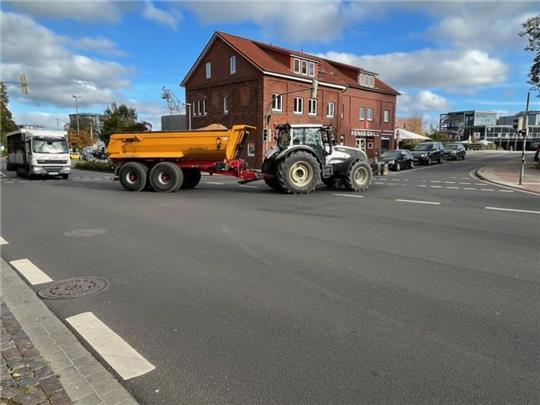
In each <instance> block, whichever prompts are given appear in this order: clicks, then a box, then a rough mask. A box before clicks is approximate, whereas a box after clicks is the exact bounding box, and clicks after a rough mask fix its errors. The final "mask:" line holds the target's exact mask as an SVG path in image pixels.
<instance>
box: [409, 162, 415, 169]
mask: <svg viewBox="0 0 540 405" xmlns="http://www.w3.org/2000/svg"><path fill="white" fill-rule="evenodd" d="M409 169H414V162H413V161H412V160H411V163H410V164H409Z"/></svg>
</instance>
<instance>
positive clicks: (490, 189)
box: [480, 188, 495, 191]
mask: <svg viewBox="0 0 540 405" xmlns="http://www.w3.org/2000/svg"><path fill="white" fill-rule="evenodd" d="M480 191H495V190H493V189H492V188H481V189H480Z"/></svg>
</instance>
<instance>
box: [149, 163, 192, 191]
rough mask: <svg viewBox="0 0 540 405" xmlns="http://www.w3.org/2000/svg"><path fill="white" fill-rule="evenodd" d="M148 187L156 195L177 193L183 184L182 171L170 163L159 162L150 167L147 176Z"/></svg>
mask: <svg viewBox="0 0 540 405" xmlns="http://www.w3.org/2000/svg"><path fill="white" fill-rule="evenodd" d="M148 181H149V182H150V186H151V187H152V189H153V190H154V191H157V192H158V193H172V192H174V191H177V190H178V189H179V188H180V187H181V186H182V183H183V182H184V174H183V173H182V169H180V168H179V167H178V166H177V165H175V164H174V163H171V162H160V163H158V164H156V165H155V166H154V167H152V170H150V176H148Z"/></svg>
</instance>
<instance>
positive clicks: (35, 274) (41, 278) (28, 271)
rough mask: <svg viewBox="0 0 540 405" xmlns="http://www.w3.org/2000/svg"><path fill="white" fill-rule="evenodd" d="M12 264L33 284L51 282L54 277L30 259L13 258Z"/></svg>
mask: <svg viewBox="0 0 540 405" xmlns="http://www.w3.org/2000/svg"><path fill="white" fill-rule="evenodd" d="M10 264H11V265H12V266H13V267H15V269H17V271H18V272H19V273H21V274H22V275H23V276H24V278H25V279H27V280H28V282H29V283H30V284H32V285H36V284H43V283H50V282H51V281H52V279H51V278H50V277H49V276H48V275H46V274H45V273H44V272H43V271H41V270H40V269H39V268H38V267H37V266H36V265H35V264H34V263H32V262H31V261H30V260H28V259H20V260H13V261H11V262H10Z"/></svg>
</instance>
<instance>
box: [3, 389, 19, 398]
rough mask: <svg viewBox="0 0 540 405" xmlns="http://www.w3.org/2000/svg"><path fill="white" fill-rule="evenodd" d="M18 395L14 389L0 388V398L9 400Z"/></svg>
mask: <svg viewBox="0 0 540 405" xmlns="http://www.w3.org/2000/svg"><path fill="white" fill-rule="evenodd" d="M18 393H19V390H18V389H17V388H15V387H9V386H2V387H0V398H4V399H11V398H13V397H14V396H15V395H17V394H18Z"/></svg>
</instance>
